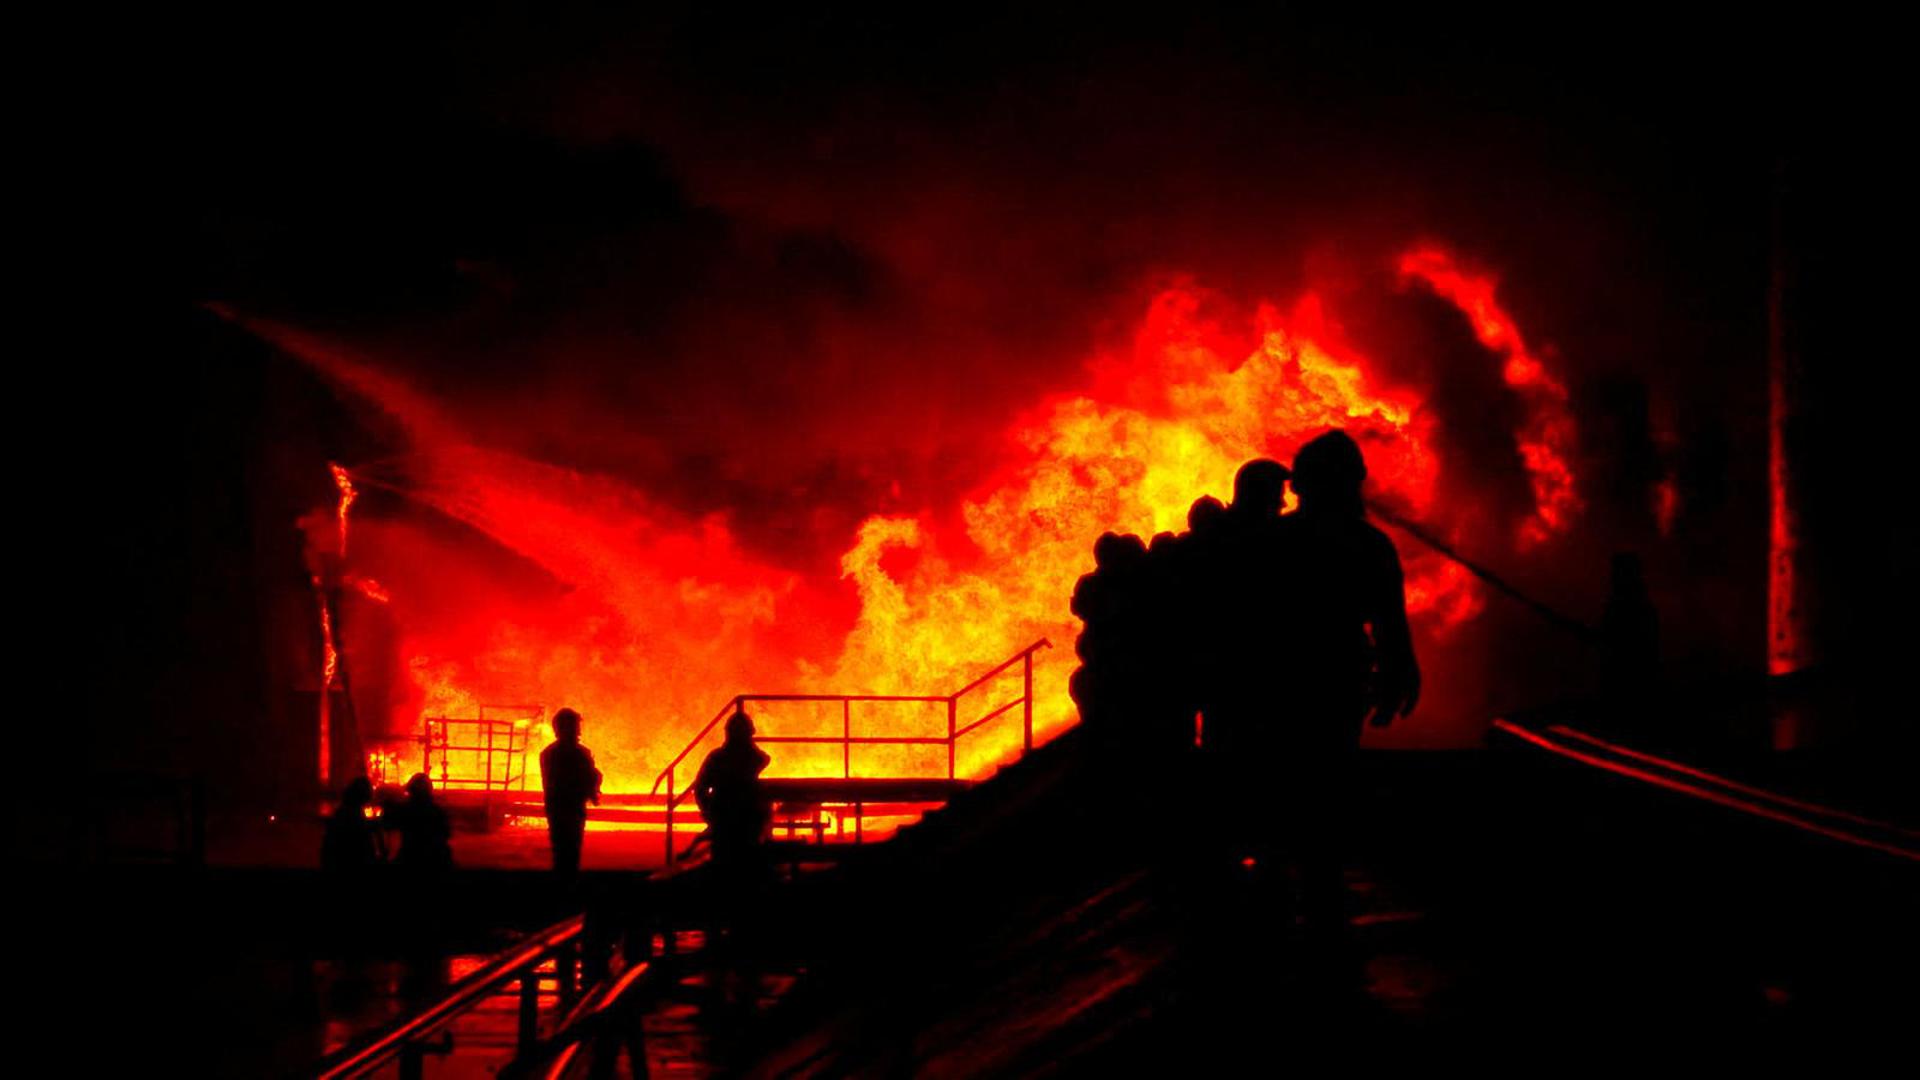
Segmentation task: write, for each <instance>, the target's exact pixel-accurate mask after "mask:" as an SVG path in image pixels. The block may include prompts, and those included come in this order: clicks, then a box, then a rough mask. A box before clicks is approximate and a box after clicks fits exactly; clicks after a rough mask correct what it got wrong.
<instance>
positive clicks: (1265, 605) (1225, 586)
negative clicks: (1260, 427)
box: [1190, 458, 1290, 785]
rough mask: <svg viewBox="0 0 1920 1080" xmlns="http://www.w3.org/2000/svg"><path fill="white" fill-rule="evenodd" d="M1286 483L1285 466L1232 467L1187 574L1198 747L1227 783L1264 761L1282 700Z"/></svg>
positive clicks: (1258, 463) (1274, 735)
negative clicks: (1216, 516)
mask: <svg viewBox="0 0 1920 1080" xmlns="http://www.w3.org/2000/svg"><path fill="white" fill-rule="evenodd" d="M1286 484H1287V469H1286V466H1284V465H1282V464H1280V463H1279V462H1277V461H1270V460H1267V459H1265V458H1262V459H1259V460H1256V461H1249V462H1247V463H1246V464H1245V465H1242V466H1241V467H1240V471H1239V472H1238V473H1237V474H1236V475H1235V476H1234V479H1233V504H1232V505H1231V506H1229V507H1228V508H1227V509H1226V512H1225V513H1224V514H1222V515H1221V516H1220V520H1219V523H1218V524H1217V525H1216V526H1214V528H1213V529H1212V530H1211V532H1210V533H1209V534H1203V535H1202V536H1200V537H1199V538H1198V542H1197V545H1196V550H1195V553H1194V562H1195V565H1194V566H1193V568H1192V569H1191V571H1190V575H1191V580H1192V583H1193V587H1194V588H1197V589H1198V590H1199V591H1200V593H1201V595H1202V596H1203V597H1204V598H1205V599H1204V600H1203V601H1202V602H1201V603H1200V604H1199V605H1197V607H1196V610H1195V612H1194V618H1195V619H1196V620H1197V621H1198V623H1199V624H1200V626H1199V630H1198V634H1197V635H1196V636H1197V637H1198V638H1199V640H1200V642H1201V645H1200V647H1199V655H1198V657H1197V659H1196V661H1195V663H1196V665H1197V666H1198V667H1199V668H1200V671H1201V674H1200V676H1199V677H1200V678H1201V680H1202V681H1203V682H1204V683H1205V684H1206V685H1205V687H1204V689H1203V690H1202V692H1201V698H1202V700H1203V702H1204V704H1203V706H1202V707H1203V708H1204V709H1205V710H1206V718H1205V726H1206V744H1207V745H1206V749H1207V752H1208V756H1209V757H1211V758H1213V759H1215V760H1216V761H1220V762H1222V763H1226V764H1228V765H1229V767H1230V768H1229V772H1228V774H1226V775H1225V776H1222V777H1221V778H1220V779H1221V780H1222V781H1224V782H1225V783H1227V784H1229V785H1234V784H1238V783H1241V782H1243V781H1242V778H1240V777H1239V776H1238V774H1239V772H1241V771H1243V770H1256V771H1257V770H1258V769H1260V768H1261V767H1262V765H1261V763H1262V762H1263V761H1264V760H1265V759H1268V758H1270V757H1271V755H1272V753H1273V748H1274V743H1275V739H1276V738H1277V737H1278V735H1279V731H1280V723H1281V715H1282V712H1283V709H1284V701H1285V698H1286V695H1287V689H1286V687H1285V686H1284V680H1285V672H1284V660H1285V656H1284V654H1285V651H1286V649H1287V647H1288V645H1289V638H1288V634H1287V624H1286V621H1285V620H1286V612H1287V603H1288V600H1287V594H1288V590H1289V588H1290V582H1289V580H1288V572H1289V569H1290V568H1289V567H1288V566H1287V564H1286V559H1285V551H1284V550H1283V549H1282V547H1281V543H1280V505H1281V502H1282V500H1283V498H1284V496H1285V494H1286ZM1244 780H1245V782H1252V777H1251V776H1249V777H1246V778H1244Z"/></svg>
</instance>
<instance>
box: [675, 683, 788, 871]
mask: <svg viewBox="0 0 1920 1080" xmlns="http://www.w3.org/2000/svg"><path fill="white" fill-rule="evenodd" d="M753 735H754V731H753V718H752V717H750V716H748V715H747V712H746V710H745V709H735V710H734V713H733V715H732V716H729V717H727V733H726V739H725V741H724V742H722V743H721V744H720V745H719V746H718V747H717V748H715V749H714V750H713V751H712V752H711V753H709V754H708V755H707V756H706V759H705V760H704V761H702V762H701V763H700V772H699V773H698V774H697V775H696V776H695V777H694V778H693V799H694V802H696V803H698V804H699V806H700V816H701V817H702V818H705V819H706V822H707V840H708V843H710V844H711V845H712V847H713V862H714V866H715V868H716V869H718V870H720V871H721V873H722V874H723V876H726V877H728V878H735V879H745V878H747V877H749V876H751V875H753V874H755V873H757V870H758V864H759V860H760V854H761V850H760V849H761V843H762V841H764V840H765V838H766V833H767V825H768V822H769V821H771V820H772V817H773V808H772V805H771V804H770V803H769V801H768V799H767V797H766V794H765V792H764V791H763V790H762V789H761V786H760V774H761V773H762V772H764V771H766V768H767V762H768V761H769V760H770V759H769V758H768V757H767V754H766V751H764V750H762V749H760V748H759V747H758V746H756V745H754V742H753ZM733 883H734V884H739V883H741V882H740V881H734V882H733Z"/></svg>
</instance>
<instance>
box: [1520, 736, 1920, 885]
mask: <svg viewBox="0 0 1920 1080" xmlns="http://www.w3.org/2000/svg"><path fill="white" fill-rule="evenodd" d="M1492 726H1493V730H1495V731H1498V732H1501V733H1502V734H1505V735H1509V736H1512V737H1513V738H1516V739H1519V740H1521V741H1522V742H1525V743H1527V744H1528V745H1531V746H1534V747H1536V748H1538V749H1541V750H1545V751H1548V752H1549V753H1553V754H1558V755H1559V756H1561V757H1563V758H1566V759H1568V760H1570V761H1576V762H1579V763H1580V764H1582V765H1588V766H1591V767H1593V768H1597V769H1603V770H1605V771H1607V772H1610V773H1613V774H1615V775H1618V776H1624V777H1627V778H1629V779H1632V780H1637V781H1640V782H1641V783H1644V784H1649V785H1651V786H1653V787H1657V788H1663V789H1665V790H1667V791H1672V792H1676V793H1678V794H1681V795H1687V796H1690V797H1692V798H1695V799H1698V800H1700V801H1702V802H1708V803H1713V804H1715V805H1717V806H1723V807H1726V808H1727V809H1730V810H1737V811H1739V812H1741V813H1743V814H1747V815H1750V816H1752V817H1756V818H1762V819H1764V820H1767V821H1772V822H1776V823H1778V824H1781V825H1787V826H1790V827H1792V828H1796V829H1799V830H1801V831H1803V832H1808V833H1813V834H1815V835H1818V836H1824V837H1826V838H1828V839H1830V840H1838V841H1840V842H1841V843H1845V844H1852V845H1854V846H1856V847H1862V848H1869V849H1871V850H1874V851H1879V852H1881V853H1883V854H1887V855H1892V856H1894V857H1895V858H1900V859H1906V860H1908V861H1911V862H1920V848H1915V847H1911V846H1908V845H1906V844H1902V843H1889V842H1887V841H1884V840H1878V839H1875V838H1873V837H1869V836H1862V835H1860V834H1859V833H1857V832H1855V831H1853V830H1852V829H1846V828H1841V827H1839V826H1836V825H1828V824H1823V823H1821V822H1819V821H1815V820H1812V819H1811V818H1810V817H1808V816H1805V815H1803V814H1800V813H1795V812H1793V810H1792V809H1789V808H1790V807H1793V805H1794V803H1795V802H1798V800H1789V799H1788V798H1786V797H1785V796H1781V795H1778V794H1775V793H1773V792H1769V791H1765V790H1764V789H1758V788H1752V787H1748V786H1747V785H1738V786H1736V785H1733V784H1732V783H1730V782H1728V781H1725V780H1724V779H1722V778H1719V777H1712V779H1710V780H1709V779H1707V778H1708V777H1711V776H1712V774H1707V773H1703V772H1702V771H1701V770H1691V769H1688V768H1685V767H1680V766H1679V763H1675V762H1668V761H1667V760H1666V759H1664V758H1657V757H1654V756H1653V755H1651V754H1641V755H1639V758H1640V760H1642V761H1644V763H1645V765H1647V766H1652V768H1647V767H1643V766H1642V765H1630V764H1626V763H1623V762H1619V761H1610V760H1608V759H1606V758H1604V757H1600V756H1598V755H1597V754H1594V753H1588V752H1586V751H1582V750H1576V749H1574V748H1573V747H1571V746H1566V745H1563V744H1561V743H1558V742H1555V741H1554V740H1553V739H1550V738H1548V737H1546V736H1545V735H1541V734H1540V733H1539V732H1536V731H1532V730H1529V729H1528V728H1525V727H1522V726H1521V725H1519V724H1516V723H1514V722H1513V721H1511V720H1507V719H1505V718H1499V719H1496V720H1494V721H1493V725H1492ZM1567 730H1568V731H1569V732H1571V731H1572V729H1567ZM1575 734H1578V733H1575ZM1586 741H1593V742H1599V740H1596V739H1592V737H1591V736H1587V737H1586ZM1603 745H1608V746H1610V744H1603ZM1653 769H1668V770H1671V771H1674V772H1678V773H1681V774H1682V775H1690V776H1692V777H1693V778H1695V779H1700V780H1706V783H1695V782H1693V781H1692V780H1689V779H1678V778H1676V777H1674V776H1665V775H1661V773H1659V772H1655V771H1653ZM1708 785H1715V786H1708ZM1716 786H1717V787H1726V788H1729V789H1731V790H1729V791H1722V790H1716ZM1743 789H1744V790H1743ZM1749 794H1751V795H1754V796H1756V797H1754V798H1747V797H1743V796H1745V795H1749ZM1770 804H1771V805H1770ZM1807 805H1809V804H1806V803H1800V806H1802V807H1804V806H1807ZM1812 805H1817V804H1812ZM1820 809H1821V810H1823V811H1825V810H1827V808H1825V807H1821V808H1820ZM1833 813H1835V814H1836V815H1837V812H1833Z"/></svg>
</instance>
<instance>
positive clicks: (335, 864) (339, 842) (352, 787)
mask: <svg viewBox="0 0 1920 1080" xmlns="http://www.w3.org/2000/svg"><path fill="white" fill-rule="evenodd" d="M372 802H373V784H372V783H370V782H369V781H368V780H367V778H366V777H364V776H356V777H354V778H353V779H352V780H350V781H348V783H347V787H346V790H345V791H342V792H341V793H340V803H339V805H338V806H335V807H334V808H333V816H332V817H329V818H328V819H327V831H326V835H325V836H324V837H323V838H322V839H321V842H320V868H321V869H322V870H325V871H327V872H328V873H330V874H341V875H353V874H364V873H366V872H368V871H370V870H372V869H373V868H374V867H375V866H377V865H379V863H380V848H379V839H378V838H377V837H376V836H375V835H374V829H373V823H372V822H370V821H368V820H367V807H368V806H369V805H370V804H372Z"/></svg>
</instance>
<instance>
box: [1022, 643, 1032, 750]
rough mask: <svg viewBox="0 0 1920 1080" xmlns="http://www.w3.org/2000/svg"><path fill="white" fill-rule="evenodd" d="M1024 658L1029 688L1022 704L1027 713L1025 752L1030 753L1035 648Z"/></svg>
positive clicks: (1025, 719)
mask: <svg viewBox="0 0 1920 1080" xmlns="http://www.w3.org/2000/svg"><path fill="white" fill-rule="evenodd" d="M1022 659H1024V660H1025V661H1026V677H1027V689H1026V696H1025V698H1024V701H1025V704H1024V705H1022V706H1021V710H1022V711H1023V712H1024V713H1025V714H1026V715H1025V717H1024V728H1025V736H1026V737H1025V751H1024V752H1025V753H1029V754H1030V753H1032V752H1033V650H1032V649H1028V650H1027V652H1026V655H1025V656H1024V657H1022Z"/></svg>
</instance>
